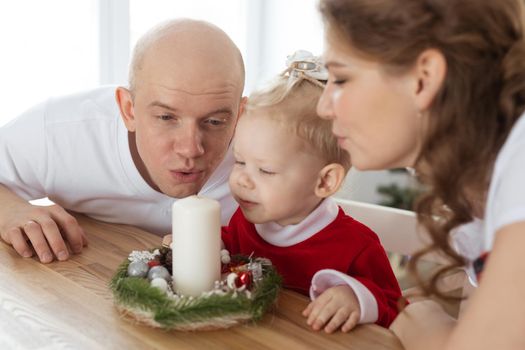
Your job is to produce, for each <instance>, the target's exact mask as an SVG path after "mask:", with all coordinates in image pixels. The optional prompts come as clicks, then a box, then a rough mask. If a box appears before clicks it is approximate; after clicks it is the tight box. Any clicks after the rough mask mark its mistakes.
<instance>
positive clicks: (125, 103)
mask: <svg viewBox="0 0 525 350" xmlns="http://www.w3.org/2000/svg"><path fill="white" fill-rule="evenodd" d="M115 98H116V100H117V105H118V107H119V109H120V115H121V116H122V120H123V121H124V124H126V128H127V129H128V131H129V132H134V131H135V112H134V108H133V97H132V96H131V91H129V90H128V89H126V88H123V87H121V86H119V87H118V88H117V90H116V91H115Z"/></svg>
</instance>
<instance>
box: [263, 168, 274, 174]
mask: <svg viewBox="0 0 525 350" xmlns="http://www.w3.org/2000/svg"><path fill="white" fill-rule="evenodd" d="M259 172H260V173H261V174H264V175H275V172H273V171H269V170H265V169H262V168H259Z"/></svg>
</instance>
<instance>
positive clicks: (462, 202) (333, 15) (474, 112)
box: [320, 0, 525, 298]
mask: <svg viewBox="0 0 525 350" xmlns="http://www.w3.org/2000/svg"><path fill="white" fill-rule="evenodd" d="M320 11H321V14H322V15H323V19H324V21H325V26H326V29H327V31H328V34H329V35H337V38H342V39H343V40H345V43H347V44H348V45H349V47H352V49H354V50H357V51H358V52H360V53H361V54H363V55H365V57H370V58H372V59H374V60H376V61H378V62H380V63H381V64H383V65H384V66H385V67H386V68H387V69H386V71H387V72H389V73H390V74H396V72H402V71H406V70H407V69H409V68H411V67H413V65H414V64H415V62H416V60H417V58H418V56H419V55H420V54H421V53H422V52H423V51H424V50H425V49H429V48H432V49H437V50H439V51H440V52H441V53H442V54H443V56H444V57H445V60H446V64H447V72H446V76H445V79H444V82H443V84H442V86H441V88H440V90H439V92H438V93H437V95H436V96H435V98H434V100H433V102H432V104H431V106H430V108H429V110H428V111H426V112H427V113H428V116H429V129H428V132H427V134H426V135H425V141H424V144H423V147H422V149H421V152H420V154H419V157H418V161H417V163H416V169H418V171H419V172H420V174H421V180H422V182H424V183H425V185H427V187H428V191H426V192H425V194H423V195H422V196H421V198H419V200H418V202H417V204H416V206H415V210H416V212H417V216H418V221H419V223H420V224H422V225H423V226H424V227H425V228H426V230H427V231H428V233H429V234H430V236H431V238H432V244H431V245H430V246H429V247H428V248H426V249H424V250H423V251H421V252H418V253H417V254H416V255H415V256H414V257H413V259H412V260H411V264H410V266H411V270H412V272H414V273H415V274H416V277H418V280H419V282H420V284H421V287H422V289H423V291H424V292H425V293H426V294H427V295H436V296H438V297H444V298H448V297H447V296H445V295H443V293H442V292H441V291H440V290H439V289H438V287H437V282H438V280H439V279H440V278H441V277H442V276H443V275H444V274H445V273H447V272H448V271H451V270H453V269H455V268H457V267H460V266H464V265H465V263H466V261H465V259H464V258H463V257H462V256H461V255H459V254H458V253H457V252H456V251H455V250H454V249H453V248H452V247H451V245H450V237H449V234H450V232H451V230H452V229H454V228H455V227H457V226H459V225H461V224H463V223H467V222H469V221H471V220H472V219H473V216H474V213H475V212H478V213H479V211H480V210H479V208H477V206H478V205H479V204H481V203H484V200H485V194H486V192H487V190H488V186H489V183H490V176H491V173H492V167H493V163H494V161H495V158H496V156H497V154H498V152H499V150H500V148H501V147H502V145H503V143H504V142H505V139H506V138H507V136H508V134H509V132H510V130H511V128H512V126H513V125H514V123H515V122H516V120H517V119H518V118H519V117H520V115H521V114H522V113H523V111H524V109H525V41H524V11H523V3H522V1H521V0H497V1H494V0H321V3H320ZM423 164H424V169H422V165H423ZM482 205H483V204H482ZM481 209H482V208H481ZM436 218H438V219H436ZM432 251H437V252H439V253H442V254H445V255H446V256H447V257H448V258H449V260H450V264H449V265H447V266H445V267H443V268H442V269H440V270H439V271H437V272H436V273H435V274H434V275H433V276H432V278H431V279H430V281H429V282H426V283H423V282H422V279H421V278H419V276H418V274H417V269H416V266H417V262H418V260H419V259H420V258H421V257H422V256H423V255H425V254H427V253H429V252H432Z"/></svg>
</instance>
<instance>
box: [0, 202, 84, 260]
mask: <svg viewBox="0 0 525 350" xmlns="http://www.w3.org/2000/svg"><path fill="white" fill-rule="evenodd" d="M4 210H5V211H3V212H2V217H3V220H2V222H1V223H0V237H1V238H2V240H4V241H5V242H6V243H8V244H10V245H12V246H13V248H14V249H15V250H16V251H17V253H18V254H20V255H21V256H23V257H26V258H28V257H31V256H32V255H33V252H36V254H37V255H38V257H39V259H40V261H41V262H42V263H49V262H51V261H53V259H54V257H56V258H57V259H58V260H60V261H63V260H67V259H68V258H69V254H70V252H72V253H75V254H78V253H80V252H81V251H82V248H83V247H84V246H86V245H87V239H86V236H85V234H84V231H83V230H82V228H81V227H80V226H79V224H78V222H77V220H76V219H75V218H74V217H73V216H71V215H70V214H69V213H67V212H66V211H65V210H64V209H63V208H62V207H60V206H58V205H52V206H46V207H42V206H34V205H31V204H29V203H27V202H21V201H16V202H14V203H13V202H11V203H9V205H8V206H7V208H4ZM68 248H69V249H68Z"/></svg>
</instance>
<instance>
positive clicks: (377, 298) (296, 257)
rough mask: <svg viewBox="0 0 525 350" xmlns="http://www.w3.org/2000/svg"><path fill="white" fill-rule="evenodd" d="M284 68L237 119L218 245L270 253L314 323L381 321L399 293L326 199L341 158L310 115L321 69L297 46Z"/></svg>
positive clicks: (358, 232) (371, 247)
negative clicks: (306, 298) (225, 218)
mask: <svg viewBox="0 0 525 350" xmlns="http://www.w3.org/2000/svg"><path fill="white" fill-rule="evenodd" d="M288 65H289V68H288V69H287V70H286V71H285V73H283V74H282V75H281V76H279V77H278V79H277V80H276V81H275V82H274V83H273V84H272V85H271V86H269V87H268V88H267V89H265V90H262V91H259V92H255V93H253V94H252V95H251V96H250V98H249V100H248V104H247V106H246V110H245V112H244V113H243V115H242V116H241V118H240V119H239V123H238V125H237V128H236V133H235V138H234V143H233V153H234V156H235V160H236V162H235V165H234V168H233V171H232V173H231V175H230V181H229V183H230V189H231V191H232V194H233V196H234V198H235V199H236V200H237V202H238V203H239V206H240V208H239V209H238V210H237V212H235V214H234V215H233V217H232V219H231V221H230V223H229V225H228V226H227V227H225V228H223V233H222V239H223V242H224V245H225V247H226V249H228V250H229V251H230V253H232V254H237V253H241V254H246V255H250V254H252V253H253V254H254V255H255V256H262V257H266V258H269V259H270V260H271V261H272V262H273V264H274V265H275V267H276V268H277V270H278V271H279V273H280V274H281V275H282V276H283V281H284V286H285V287H287V288H291V289H294V290H296V291H298V292H300V293H303V294H306V295H308V294H309V295H310V297H311V299H312V300H313V301H312V302H311V303H310V305H308V307H307V308H306V309H305V310H304V312H303V315H304V316H306V317H308V320H307V323H308V324H309V325H310V326H312V328H313V329H315V330H318V329H321V328H323V327H324V329H325V331H327V332H333V331H334V330H336V329H338V328H339V327H341V329H342V331H344V332H346V331H349V330H350V329H352V328H353V327H354V326H355V325H356V324H357V323H367V322H376V323H377V324H379V325H382V326H384V327H388V326H389V324H390V323H391V322H392V321H393V320H394V318H395V317H396V315H397V300H398V298H399V297H400V295H401V292H400V289H399V285H398V283H397V281H396V278H395V276H394V274H393V272H392V269H391V267H390V264H389V261H388V259H387V256H386V254H385V251H384V249H383V247H382V246H381V243H380V242H379V239H378V238H377V236H376V235H375V233H374V232H372V231H371V230H370V229H369V228H368V227H366V226H365V225H363V224H361V223H360V222H357V221H356V220H354V219H352V218H351V217H350V216H348V215H345V213H344V212H343V210H342V209H341V208H339V207H338V206H337V205H336V203H335V202H334V200H333V199H331V198H330V196H331V195H332V194H334V193H335V192H336V191H337V190H338V189H339V187H340V185H341V183H342V182H343V180H344V178H345V175H346V173H347V171H348V169H349V168H350V160H349V157H348V154H347V153H346V152H344V151H342V150H341V149H340V148H339V147H338V145H337V140H336V139H335V137H334V136H333V135H332V133H331V123H330V122H329V121H326V120H322V119H321V118H319V117H318V116H317V113H316V105H317V101H318V99H319V97H320V95H321V92H322V89H323V86H324V84H323V82H322V81H320V80H318V79H323V78H324V76H323V73H324V72H323V68H322V66H321V65H320V63H319V61H318V60H317V59H316V58H315V57H313V56H311V55H309V54H308V53H306V52H304V51H303V52H301V51H300V52H298V53H296V54H295V56H294V57H292V59H289V63H288ZM312 278H313V279H312Z"/></svg>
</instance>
